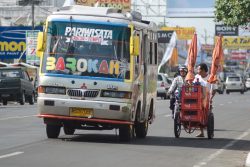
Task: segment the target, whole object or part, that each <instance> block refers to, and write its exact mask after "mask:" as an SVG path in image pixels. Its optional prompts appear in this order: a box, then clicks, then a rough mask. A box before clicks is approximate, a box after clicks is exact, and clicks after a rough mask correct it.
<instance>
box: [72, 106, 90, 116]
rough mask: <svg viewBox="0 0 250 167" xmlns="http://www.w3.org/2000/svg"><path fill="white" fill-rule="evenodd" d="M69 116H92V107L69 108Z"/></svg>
mask: <svg viewBox="0 0 250 167" xmlns="http://www.w3.org/2000/svg"><path fill="white" fill-rule="evenodd" d="M69 113H70V116H73V117H88V118H89V117H92V115H93V109H91V108H76V107H73V108H70V109H69Z"/></svg>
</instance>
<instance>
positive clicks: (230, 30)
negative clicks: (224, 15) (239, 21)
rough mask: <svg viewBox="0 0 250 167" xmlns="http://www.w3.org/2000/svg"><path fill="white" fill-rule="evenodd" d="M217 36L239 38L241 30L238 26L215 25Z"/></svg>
mask: <svg viewBox="0 0 250 167" xmlns="http://www.w3.org/2000/svg"><path fill="white" fill-rule="evenodd" d="M215 35H216V36H219V35H223V36H238V35H239V30H238V27H237V26H228V25H215Z"/></svg>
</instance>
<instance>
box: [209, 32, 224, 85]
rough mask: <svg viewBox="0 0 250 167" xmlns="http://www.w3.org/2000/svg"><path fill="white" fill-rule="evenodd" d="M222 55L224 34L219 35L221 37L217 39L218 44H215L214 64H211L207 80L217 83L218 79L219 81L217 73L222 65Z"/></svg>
mask: <svg viewBox="0 0 250 167" xmlns="http://www.w3.org/2000/svg"><path fill="white" fill-rule="evenodd" d="M222 57H223V50H222V36H219V38H218V39H217V41H216V44H215V46H214V51H213V59H212V66H211V71H210V76H209V78H208V80H207V82H209V83H216V81H217V76H216V73H217V71H218V69H219V67H220V65H221V59H222Z"/></svg>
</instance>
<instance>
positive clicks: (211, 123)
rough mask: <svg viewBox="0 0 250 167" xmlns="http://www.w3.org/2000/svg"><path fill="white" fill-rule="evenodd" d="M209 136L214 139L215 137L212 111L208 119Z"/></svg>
mask: <svg viewBox="0 0 250 167" xmlns="http://www.w3.org/2000/svg"><path fill="white" fill-rule="evenodd" d="M207 137H208V139H212V138H213V137H214V114H213V113H210V114H209V115H208V120H207Z"/></svg>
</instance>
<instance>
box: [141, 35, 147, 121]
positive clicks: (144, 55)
mask: <svg viewBox="0 0 250 167" xmlns="http://www.w3.org/2000/svg"><path fill="white" fill-rule="evenodd" d="M148 48H149V40H148V35H147V34H145V33H143V40H142V59H143V68H144V72H143V74H142V75H143V101H142V112H141V114H142V115H141V116H142V117H141V120H144V119H145V112H146V106H147V92H148V76H147V73H148V54H149V49H148Z"/></svg>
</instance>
